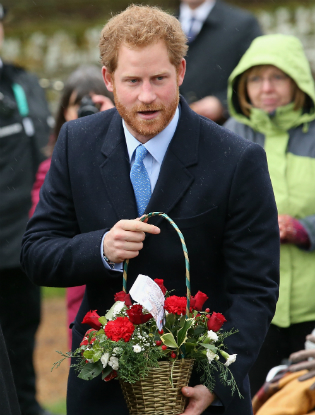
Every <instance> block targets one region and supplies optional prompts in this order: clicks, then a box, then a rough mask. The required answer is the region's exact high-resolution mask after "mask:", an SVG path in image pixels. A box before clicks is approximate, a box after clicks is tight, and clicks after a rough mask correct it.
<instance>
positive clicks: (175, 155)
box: [100, 97, 200, 222]
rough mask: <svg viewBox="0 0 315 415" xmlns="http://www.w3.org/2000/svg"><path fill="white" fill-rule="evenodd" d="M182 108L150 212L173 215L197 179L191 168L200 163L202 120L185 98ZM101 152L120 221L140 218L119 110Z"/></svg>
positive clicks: (106, 177)
mask: <svg viewBox="0 0 315 415" xmlns="http://www.w3.org/2000/svg"><path fill="white" fill-rule="evenodd" d="M180 105H181V114H180V119H179V122H178V125H177V129H176V131H175V134H174V137H173V139H172V141H171V143H170V145H169V147H168V149H167V152H166V154H165V157H164V160H163V163H162V166H161V170H160V174H159V178H158V181H157V183H156V185H155V188H154V191H153V194H152V196H151V199H150V201H149V204H148V207H147V209H146V211H147V212H152V211H155V212H156V211H160V212H164V213H169V212H170V211H171V210H172V208H173V207H174V206H175V205H176V203H178V201H179V200H180V199H181V198H182V197H183V195H184V194H185V192H186V191H187V189H188V188H189V186H190V185H191V184H192V182H193V180H194V177H193V175H192V174H191V173H190V171H189V169H188V167H189V166H192V165H194V164H196V163H197V162H198V143H199V134H200V118H199V116H198V115H197V114H195V113H194V112H193V111H191V109H190V108H189V106H188V104H187V103H186V101H185V100H184V99H183V98H182V97H181V99H180ZM101 151H102V153H103V155H104V156H105V161H104V162H103V163H102V165H101V166H100V167H101V172H102V177H103V180H104V183H105V186H106V190H107V192H108V195H109V198H110V202H111V203H112V205H113V207H114V208H115V210H116V213H117V217H118V219H133V218H136V217H137V208H136V201H135V197H134V192H133V188H132V184H131V182H130V178H129V174H130V163H129V158H128V153H127V147H126V142H125V137H124V133H123V128H122V122H121V117H120V116H119V114H118V112H117V111H115V112H114V115H113V118H112V121H111V123H110V126H109V128H108V131H107V134H106V137H105V140H104V144H103V146H102V149H101ZM158 219H160V220H161V219H162V218H158ZM157 222H158V220H157Z"/></svg>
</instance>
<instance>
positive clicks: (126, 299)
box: [114, 291, 132, 307]
mask: <svg viewBox="0 0 315 415" xmlns="http://www.w3.org/2000/svg"><path fill="white" fill-rule="evenodd" d="M114 300H115V301H123V302H124V303H125V304H126V306H127V307H130V306H131V305H132V302H131V297H130V294H126V293H125V291H119V292H118V293H116V294H115V295H114Z"/></svg>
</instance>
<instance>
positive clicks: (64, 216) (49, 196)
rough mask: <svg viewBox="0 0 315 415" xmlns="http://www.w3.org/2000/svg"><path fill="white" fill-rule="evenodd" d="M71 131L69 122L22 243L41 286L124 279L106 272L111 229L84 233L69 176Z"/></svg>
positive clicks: (25, 262) (30, 269)
mask: <svg viewBox="0 0 315 415" xmlns="http://www.w3.org/2000/svg"><path fill="white" fill-rule="evenodd" d="M67 131H68V130H67V124H65V125H64V126H63V127H62V129H61V131H60V135H59V137H58V140H57V144H56V147H55V149H54V153H53V156H52V161H51V167H50V170H49V171H48V173H47V177H46V180H45V182H44V184H43V186H42V189H41V191H40V200H39V203H38V205H37V208H36V211H35V213H34V215H33V217H32V218H31V219H30V221H29V223H28V226H27V228H26V232H25V234H24V236H23V240H22V250H21V258H20V259H21V265H22V267H23V269H24V270H25V272H26V274H27V275H28V277H29V278H30V279H31V280H32V281H33V282H34V283H35V284H38V285H43V286H53V287H73V286H78V285H84V284H86V283H87V282H94V281H99V280H101V279H104V278H106V277H115V276H117V275H119V276H121V274H120V273H118V272H115V271H111V270H107V269H105V267H104V264H103V262H102V258H101V254H100V246H101V241H102V237H103V235H104V233H105V232H106V231H107V230H108V229H100V230H95V231H92V232H87V233H80V230H79V225H78V221H77V218H76V211H75V206H74V202H73V197H72V190H71V180H70V176H69V165H68V139H67V136H68V134H67Z"/></svg>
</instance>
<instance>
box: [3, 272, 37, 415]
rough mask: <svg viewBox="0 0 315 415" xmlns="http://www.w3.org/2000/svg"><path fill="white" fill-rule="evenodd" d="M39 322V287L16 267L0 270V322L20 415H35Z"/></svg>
mask: <svg viewBox="0 0 315 415" xmlns="http://www.w3.org/2000/svg"><path fill="white" fill-rule="evenodd" d="M39 322H40V288H39V287H37V286H36V285H34V284H33V283H31V281H30V280H29V279H28V278H27V276H26V275H25V274H24V272H23V271H22V270H21V269H20V268H14V269H6V270H0V323H1V326H2V330H3V335H4V339H5V342H6V346H7V350H8V354H9V359H10V363H11V368H12V373H13V378H14V382H15V387H16V391H17V395H18V400H19V404H20V408H21V413H22V415H37V414H38V413H39V412H40V406H39V404H38V402H37V401H36V398H35V394H36V389H35V371H34V366H33V351H34V344H35V333H36V330H37V328H38V325H39Z"/></svg>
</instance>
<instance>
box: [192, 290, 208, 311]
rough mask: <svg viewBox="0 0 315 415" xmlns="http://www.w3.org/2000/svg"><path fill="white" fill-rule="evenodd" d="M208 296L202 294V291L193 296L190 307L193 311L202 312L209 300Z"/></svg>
mask: <svg viewBox="0 0 315 415" xmlns="http://www.w3.org/2000/svg"><path fill="white" fill-rule="evenodd" d="M208 298H209V297H208V296H207V294H204V293H202V292H201V291H198V292H197V294H196V295H195V296H193V295H192V296H191V299H190V307H191V308H192V309H193V310H197V311H201V310H202V307H203V305H204V303H205V302H206V301H207V300H208Z"/></svg>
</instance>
